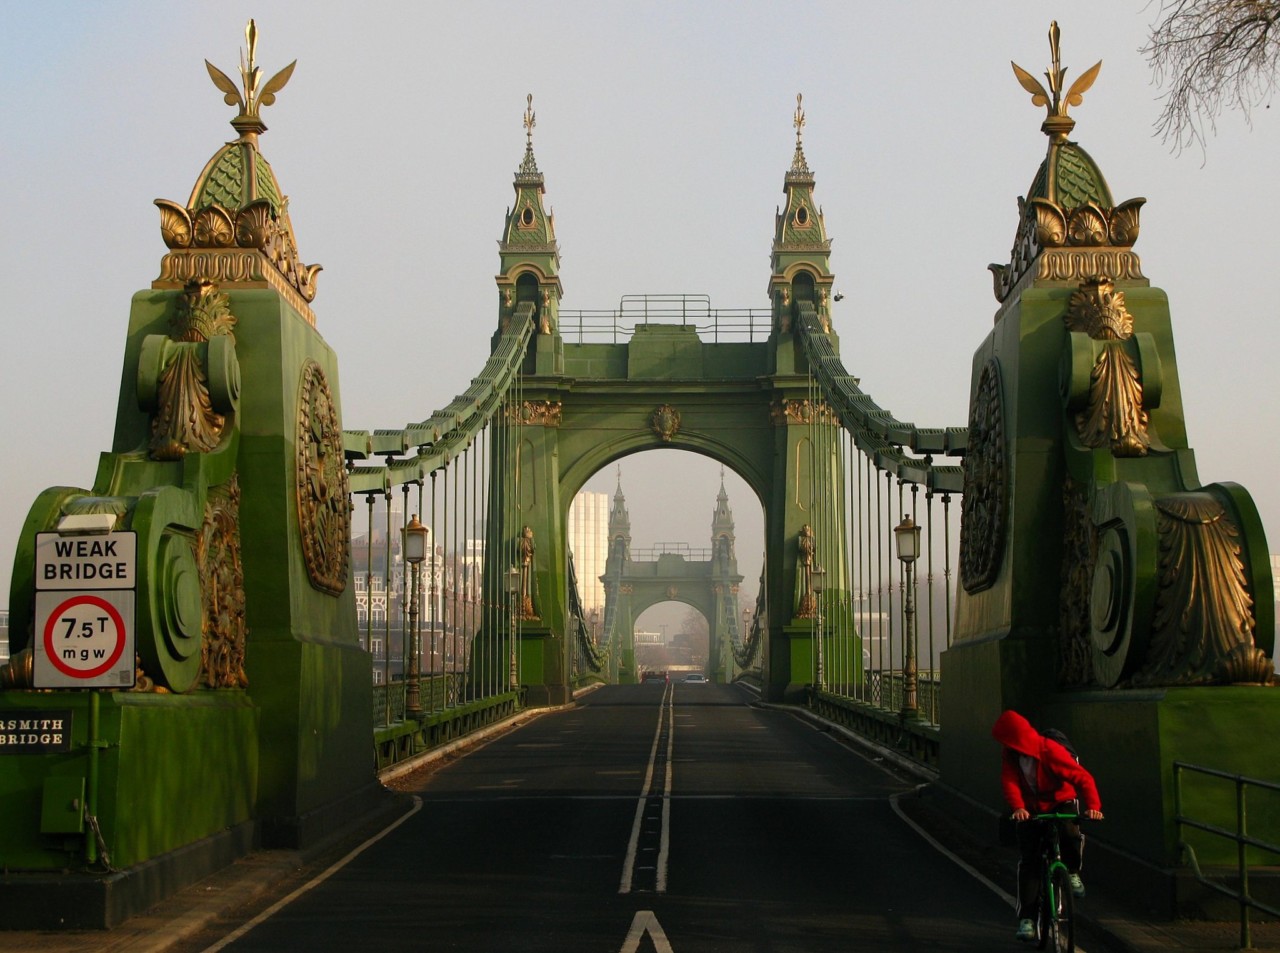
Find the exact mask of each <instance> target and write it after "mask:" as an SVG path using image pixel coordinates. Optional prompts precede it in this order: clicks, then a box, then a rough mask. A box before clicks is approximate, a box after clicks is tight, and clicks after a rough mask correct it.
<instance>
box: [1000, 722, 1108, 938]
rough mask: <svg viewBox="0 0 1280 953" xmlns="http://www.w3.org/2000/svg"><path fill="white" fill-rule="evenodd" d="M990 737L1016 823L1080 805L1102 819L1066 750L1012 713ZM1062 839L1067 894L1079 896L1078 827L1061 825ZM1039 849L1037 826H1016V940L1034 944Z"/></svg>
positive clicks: (1089, 785) (1092, 790) (1090, 785)
mask: <svg viewBox="0 0 1280 953" xmlns="http://www.w3.org/2000/svg"><path fill="white" fill-rule="evenodd" d="M991 734H992V736H993V737H994V738H995V739H996V741H998V742H1000V744H1001V745H1003V746H1004V752H1003V764H1002V765H1001V769H1000V786H1001V788H1002V789H1003V790H1004V799H1005V800H1006V801H1007V802H1008V804H1009V807H1010V808H1012V809H1013V819H1014V820H1015V821H1019V822H1021V821H1026V820H1030V818H1031V815H1032V814H1068V813H1081V811H1080V805H1079V801H1083V802H1084V811H1083V815H1084V816H1085V817H1087V818H1089V819H1090V820H1095V821H1100V820H1102V801H1101V799H1100V798H1099V797H1098V786H1097V784H1095V783H1094V780H1093V775H1091V774H1090V773H1089V772H1088V771H1086V770H1085V769H1084V768H1083V767H1081V766H1080V763H1079V762H1078V761H1076V759H1075V758H1074V757H1073V756H1072V754H1071V752H1069V751H1068V750H1067V749H1066V748H1065V747H1063V746H1062V745H1061V744H1059V743H1058V742H1056V741H1054V740H1052V739H1050V738H1046V737H1044V736H1043V735H1042V734H1040V733H1039V732H1038V731H1036V730H1035V729H1034V728H1032V727H1031V723H1030V722H1028V721H1027V719H1025V718H1023V717H1022V716H1021V715H1020V714H1018V713H1017V712H1016V711H1006V712H1004V713H1003V714H1001V715H1000V717H999V718H997V719H996V723H995V725H994V726H993V727H992V729H991ZM1061 841H1062V860H1063V863H1065V864H1066V865H1067V871H1068V873H1069V874H1070V879H1071V892H1072V893H1073V894H1075V895H1076V896H1077V897H1083V896H1084V881H1082V880H1081V879H1080V861H1081V854H1082V852H1083V850H1084V835H1082V834H1081V833H1080V826H1079V825H1078V824H1073V823H1065V824H1063V826H1062V837H1061ZM1039 845H1040V826H1039V825H1038V824H1022V823H1019V824H1018V849H1019V850H1020V851H1021V853H1022V859H1021V860H1020V861H1019V862H1018V932H1017V937H1018V939H1019V940H1034V939H1035V936H1036V927H1035V921H1034V917H1035V911H1036V902H1037V900H1038V899H1039V895H1040V880H1041V876H1042V871H1040V869H1039V857H1038V849H1039Z"/></svg>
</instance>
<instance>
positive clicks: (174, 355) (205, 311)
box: [139, 280, 239, 460]
mask: <svg viewBox="0 0 1280 953" xmlns="http://www.w3.org/2000/svg"><path fill="white" fill-rule="evenodd" d="M235 325H236V318H235V316H234V315H233V314H232V313H231V305H230V301H229V299H228V298H227V296H226V295H225V294H223V293H222V292H221V291H219V289H218V286H217V285H216V284H214V283H213V282H211V281H208V280H196V281H191V282H188V284H187V286H186V288H185V289H183V294H182V297H181V298H179V299H178V307H177V311H176V313H175V314H174V316H173V318H172V319H171V320H170V322H169V327H170V334H169V340H168V341H166V340H165V339H164V338H163V337H162V336H160V335H153V336H151V337H149V338H148V339H147V341H146V342H145V344H144V347H143V352H144V355H146V356H151V355H154V356H155V360H154V361H152V360H146V359H144V360H143V361H142V362H140V367H139V371H140V383H141V384H142V385H143V387H142V388H140V392H139V397H140V399H141V401H142V402H143V404H144V406H145V405H146V404H148V403H150V402H151V401H152V400H154V408H155V413H154V414H153V416H152V418H151V441H150V454H151V457H152V459H154V460H181V459H182V458H183V457H184V456H186V455H187V454H188V453H190V452H195V453H208V452H209V451H211V450H213V449H215V448H216V447H217V446H218V444H219V442H220V441H221V439H222V433H223V429H224V428H225V426H226V417H225V416H224V414H222V413H219V410H224V411H225V410H229V409H230V407H231V402H232V401H233V400H234V399H235V397H236V396H237V394H238V391H239V380H238V370H237V368H238V365H237V364H236V363H235V357H234V348H235V336H234V334H233V333H232V329H233V328H234V327H235ZM212 341H217V342H218V344H219V346H217V347H205V348H201V347H200V346H199V345H202V344H205V345H208V344H209V342H212ZM202 351H203V353H202ZM206 361H207V362H208V368H206ZM228 369H230V372H229V373H228ZM210 370H212V371H214V372H215V374H216V375H217V377H218V381H217V386H216V388H215V390H214V391H213V392H211V390H210V380H209V371H210ZM151 374H154V375H155V377H156V378H158V379H157V380H155V382H154V391H152V389H151V388H152V381H151V380H145V379H143V378H145V377H146V376H147V375H151Z"/></svg>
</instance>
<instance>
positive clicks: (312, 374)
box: [297, 360, 351, 596]
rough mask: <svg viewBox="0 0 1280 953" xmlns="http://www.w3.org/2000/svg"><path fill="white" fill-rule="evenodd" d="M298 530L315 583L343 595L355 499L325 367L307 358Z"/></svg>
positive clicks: (299, 443) (301, 396)
mask: <svg viewBox="0 0 1280 953" xmlns="http://www.w3.org/2000/svg"><path fill="white" fill-rule="evenodd" d="M297 448H298V449H297V493H298V532H299V535H300V537H301V541H302V554H303V560H304V562H305V563H306V566H307V575H308V577H309V578H310V580H311V585H312V586H314V587H315V588H316V589H319V590H320V591H321V592H327V593H329V594H330V595H335V596H336V595H338V594H340V593H341V592H342V591H343V590H344V589H346V587H347V571H348V567H349V566H350V561H351V504H350V502H349V496H350V491H349V485H350V484H349V481H348V479H347V470H346V467H345V466H344V465H343V453H342V432H341V430H340V429H339V427H338V411H337V408H336V406H335V405H334V402H333V394H332V393H331V392H330V390H329V382H328V381H327V380H326V379H325V375H324V370H323V369H322V368H321V367H320V365H319V364H317V363H316V362H315V361H311V360H308V361H307V362H306V364H305V365H304V366H303V369H302V383H301V387H300V388H299V396H298V439H297Z"/></svg>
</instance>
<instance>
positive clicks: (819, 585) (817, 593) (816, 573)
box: [809, 566, 827, 692]
mask: <svg viewBox="0 0 1280 953" xmlns="http://www.w3.org/2000/svg"><path fill="white" fill-rule="evenodd" d="M826 584H827V571H826V570H825V569H821V568H819V567H817V566H814V567H813V568H812V569H810V570H809V589H810V590H811V591H812V592H813V601H814V604H815V605H814V615H815V617H816V618H815V623H816V625H815V628H817V630H818V678H817V682H818V691H820V692H821V691H826V688H827V676H826V668H825V665H824V659H823V649H822V590H823V589H825V588H826Z"/></svg>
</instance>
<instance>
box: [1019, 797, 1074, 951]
mask: <svg viewBox="0 0 1280 953" xmlns="http://www.w3.org/2000/svg"><path fill="white" fill-rule="evenodd" d="M1080 819H1081V816H1080V815H1079V814H1036V815H1033V816H1032V818H1031V820H1033V821H1037V822H1039V826H1040V858H1041V869H1042V870H1043V872H1044V882H1043V884H1042V885H1041V887H1040V902H1039V904H1038V906H1037V914H1036V947H1037V948H1038V949H1041V950H1043V949H1045V948H1046V947H1048V948H1049V949H1051V950H1053V953H1075V948H1076V936H1075V898H1074V897H1073V896H1072V893H1071V879H1070V872H1069V871H1068V870H1067V865H1066V864H1065V863H1063V861H1062V843H1061V830H1060V828H1059V825H1058V822H1059V821H1079V820H1080Z"/></svg>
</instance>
